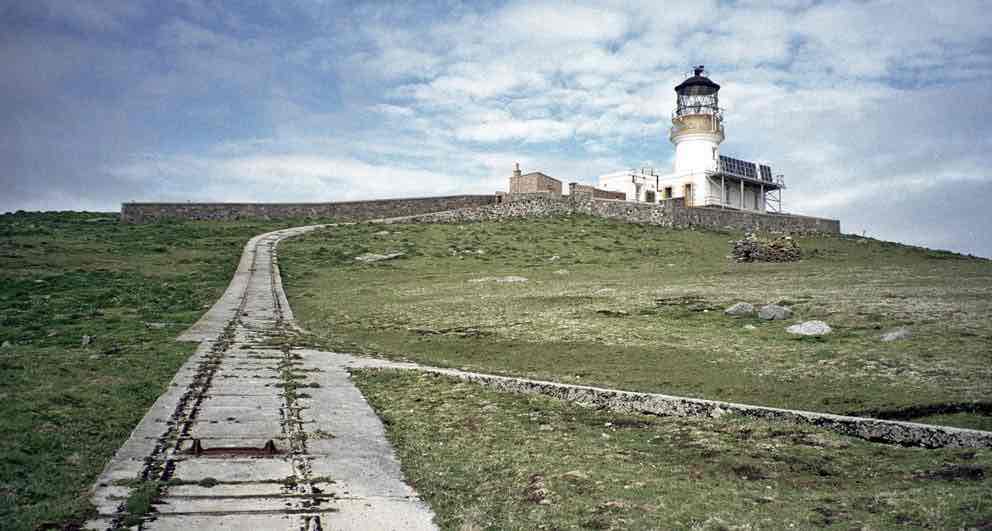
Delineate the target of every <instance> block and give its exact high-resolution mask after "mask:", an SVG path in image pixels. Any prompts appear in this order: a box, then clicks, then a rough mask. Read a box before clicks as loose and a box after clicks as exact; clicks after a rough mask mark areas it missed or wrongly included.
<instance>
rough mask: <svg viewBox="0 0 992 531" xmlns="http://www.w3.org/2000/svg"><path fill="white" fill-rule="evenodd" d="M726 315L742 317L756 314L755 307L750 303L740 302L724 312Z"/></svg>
mask: <svg viewBox="0 0 992 531" xmlns="http://www.w3.org/2000/svg"><path fill="white" fill-rule="evenodd" d="M723 313H724V315H730V316H733V317H740V316H744V315H751V314H753V313H754V305H753V304H751V303H748V302H738V303H737V304H735V305H733V306H731V307H730V308H727V309H726V310H724V311H723Z"/></svg>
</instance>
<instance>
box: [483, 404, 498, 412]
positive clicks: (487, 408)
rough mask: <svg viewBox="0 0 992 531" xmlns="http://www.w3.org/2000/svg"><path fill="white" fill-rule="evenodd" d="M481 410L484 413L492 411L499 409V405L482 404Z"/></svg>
mask: <svg viewBox="0 0 992 531" xmlns="http://www.w3.org/2000/svg"><path fill="white" fill-rule="evenodd" d="M482 411H483V412H485V413H492V412H493V411H499V406H497V405H496V404H489V405H487V406H482Z"/></svg>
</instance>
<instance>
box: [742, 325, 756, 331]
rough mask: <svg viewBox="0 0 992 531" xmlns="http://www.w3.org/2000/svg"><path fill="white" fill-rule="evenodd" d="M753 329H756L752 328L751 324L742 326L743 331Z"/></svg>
mask: <svg viewBox="0 0 992 531" xmlns="http://www.w3.org/2000/svg"><path fill="white" fill-rule="evenodd" d="M755 328H758V327H757V326H754V325H753V324H746V325H744V330H754V329H755Z"/></svg>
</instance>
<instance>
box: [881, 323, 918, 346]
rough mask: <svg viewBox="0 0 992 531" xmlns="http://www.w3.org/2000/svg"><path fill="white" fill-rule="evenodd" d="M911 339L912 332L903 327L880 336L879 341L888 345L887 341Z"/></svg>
mask: <svg viewBox="0 0 992 531" xmlns="http://www.w3.org/2000/svg"><path fill="white" fill-rule="evenodd" d="M911 337H913V332H912V331H910V329H909V328H906V327H905V326H900V327H899V328H896V329H894V330H890V331H888V332H886V333H884V334H882V336H881V337H880V338H879V339H881V340H882V341H885V342H886V343H888V342H889V341H899V340H900V339H909V338H911Z"/></svg>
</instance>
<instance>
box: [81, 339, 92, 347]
mask: <svg viewBox="0 0 992 531" xmlns="http://www.w3.org/2000/svg"><path fill="white" fill-rule="evenodd" d="M92 342H93V336H83V340H82V341H80V342H79V346H81V347H83V348H85V347H88V346H90V343H92Z"/></svg>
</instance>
